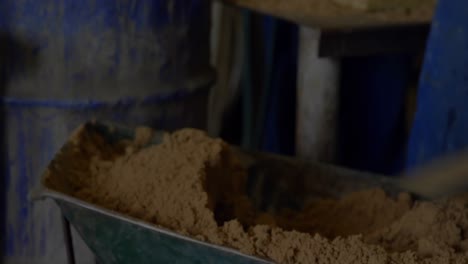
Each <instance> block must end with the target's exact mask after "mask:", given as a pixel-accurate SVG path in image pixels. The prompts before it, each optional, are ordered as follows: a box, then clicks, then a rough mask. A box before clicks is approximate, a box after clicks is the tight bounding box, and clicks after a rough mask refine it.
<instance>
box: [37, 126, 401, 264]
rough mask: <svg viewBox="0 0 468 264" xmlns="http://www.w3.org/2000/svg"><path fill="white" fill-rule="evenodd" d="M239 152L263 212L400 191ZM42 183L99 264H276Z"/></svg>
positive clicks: (372, 179)
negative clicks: (314, 201) (376, 190)
mask: <svg viewBox="0 0 468 264" xmlns="http://www.w3.org/2000/svg"><path fill="white" fill-rule="evenodd" d="M84 127H85V129H86V130H93V131H94V132H97V133H100V134H101V135H104V136H105V138H106V139H107V140H109V141H110V142H116V140H119V139H125V138H127V139H130V138H132V136H133V133H132V131H133V130H132V129H127V128H121V127H120V128H119V127H116V126H114V125H106V124H103V123H88V124H86V125H85V126H84ZM159 141H160V134H156V136H155V138H154V142H153V143H154V144H157V143H158V142H159ZM66 149H67V148H66V147H63V148H62V150H61V152H59V153H58V154H57V155H56V158H55V159H54V161H55V162H56V161H57V159H59V158H60V156H61V155H63V154H64V151H66ZM238 152H239V156H240V157H241V160H242V162H243V164H244V165H245V167H246V168H247V169H248V171H249V183H248V192H249V195H250V197H251V199H252V200H253V202H254V204H255V206H256V207H257V208H259V209H260V210H267V209H268V210H272V208H273V209H274V208H282V207H283V208H284V207H285V206H287V207H291V208H300V207H301V206H302V204H303V202H304V201H306V200H310V199H314V198H323V197H339V196H341V195H343V194H346V193H348V192H351V191H357V190H362V189H367V188H372V187H381V188H384V189H385V190H386V191H388V192H389V193H396V192H397V191H398V190H397V189H396V187H395V186H394V185H393V184H392V181H391V180H390V179H387V178H385V177H382V176H379V175H373V174H367V173H361V172H355V171H352V170H347V169H343V168H337V167H334V166H330V165H325V164H319V163H310V162H304V161H301V160H297V159H292V158H286V157H282V156H277V155H272V154H266V153H251V152H246V151H242V150H238ZM65 154H66V153H65ZM54 161H53V162H54ZM55 177H60V175H55ZM42 182H43V184H42V186H41V189H40V190H39V191H38V192H35V193H34V195H33V196H35V197H38V198H51V199H53V200H55V201H56V203H57V204H58V205H59V207H60V209H61V211H62V213H63V215H64V216H65V218H66V219H67V220H68V221H69V222H70V223H71V224H72V225H73V226H74V227H75V228H76V230H77V231H78V233H79V234H80V235H81V236H82V238H83V239H84V241H85V242H86V243H87V244H88V246H89V247H90V248H91V250H92V251H93V252H94V253H95V255H96V258H97V260H98V263H101V264H107V263H108V264H111V263H112V264H120V263H122V264H123V263H139V264H145V263H272V262H270V261H268V260H264V259H261V258H258V257H254V256H248V255H245V254H242V253H240V252H238V251H236V250H234V249H230V248H227V247H221V246H217V245H212V244H209V243H205V242H201V241H198V240H195V239H192V238H189V237H185V236H182V235H179V234H177V233H175V232H172V231H170V230H167V229H164V228H160V227H157V226H155V225H152V224H149V223H146V222H143V221H140V220H138V219H134V218H132V217H128V216H126V215H123V214H121V213H118V212H115V211H111V210H107V209H105V208H103V207H100V206H98V205H94V204H90V203H87V202H85V201H82V200H79V199H77V198H74V197H72V196H70V195H68V194H66V193H65V192H61V191H60V190H55V189H53V188H51V187H50V186H47V184H46V183H45V181H44V180H43V181H42ZM280 197H281V199H279V198H280Z"/></svg>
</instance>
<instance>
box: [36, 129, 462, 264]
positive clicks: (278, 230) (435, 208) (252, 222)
mask: <svg viewBox="0 0 468 264" xmlns="http://www.w3.org/2000/svg"><path fill="white" fill-rule="evenodd" d="M136 135H137V139H136V140H135V141H134V142H130V141H126V142H125V141H122V142H119V143H118V144H109V143H108V142H106V140H104V139H103V138H102V137H101V136H99V135H98V134H96V133H91V132H89V131H87V130H86V129H84V128H81V129H79V130H78V132H77V133H75V135H74V137H73V139H72V140H71V141H70V143H69V144H68V145H67V146H66V147H65V148H64V150H63V151H62V154H61V155H62V156H61V159H56V160H54V162H52V164H51V166H50V167H49V171H48V174H47V177H46V182H45V183H46V185H47V186H49V187H50V188H52V189H56V190H59V191H62V192H65V193H67V194H71V195H74V196H76V197H78V198H81V199H83V200H85V201H88V202H92V203H95V204H98V205H101V206H103V207H106V208H108V209H112V210H115V211H118V212H121V213H124V214H127V215H129V216H132V217H136V218H140V219H143V220H145V221H147V222H150V223H153V224H155V225H158V226H162V227H165V228H170V229H172V230H174V231H176V232H178V233H181V234H183V235H189V236H192V237H194V238H196V239H199V240H202V241H207V242H210V243H214V244H217V245H224V246H228V247H232V248H234V249H238V250H240V251H241V252H243V253H246V254H250V255H256V256H260V257H264V258H268V259H271V260H273V261H275V262H277V263H323V264H331V263H338V264H340V263H343V264H344V263H375V264H378V263H408V264H410V263H426V264H436V263H441V264H444V263H468V253H467V252H468V197H459V198H454V199H451V200H446V201H440V202H437V203H434V202H413V201H412V200H411V198H410V197H409V195H407V194H401V195H400V196H399V197H398V198H396V199H392V198H390V197H388V196H387V195H386V194H385V193H384V192H383V191H382V190H379V189H376V190H366V191H362V192H357V193H352V194H350V195H348V196H345V197H343V198H342V199H340V200H331V199H323V200H316V201H313V202H311V203H310V204H309V205H308V206H307V207H306V208H304V210H303V211H302V212H295V211H291V210H284V211H283V212H280V213H278V215H269V214H267V213H264V212H258V211H256V210H255V208H253V206H252V204H251V202H250V200H249V198H248V197H247V195H246V181H247V173H246V171H245V169H244V168H243V167H242V165H241V163H240V161H239V160H238V159H237V158H236V155H235V154H234V152H233V151H232V150H231V148H230V147H229V146H228V145H227V144H226V143H224V142H223V141H222V140H220V139H212V138H209V137H208V136H207V135H206V134H205V133H204V132H201V131H198V130H193V129H184V130H180V131H177V132H175V133H172V134H166V135H165V136H164V138H163V141H162V143H161V144H159V145H154V146H150V147H143V146H145V145H146V143H148V141H149V140H150V138H151V135H152V131H151V130H149V129H145V128H142V129H139V130H138V131H137V133H136ZM65 171H66V172H67V173H66V174H65V173H64V172H65ZM72 171H73V173H70V172H72ZM65 175H66V176H65Z"/></svg>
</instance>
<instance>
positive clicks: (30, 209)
mask: <svg viewBox="0 0 468 264" xmlns="http://www.w3.org/2000/svg"><path fill="white" fill-rule="evenodd" d="M209 19H210V7H209V3H208V1H204V0H192V1H187V0H99V1H96V0H80V1H75V0H41V1H37V0H21V1H18V0H0V89H1V90H0V92H1V93H2V94H1V96H2V97H1V104H2V108H1V111H2V112H1V116H2V127H1V131H2V139H3V140H4V142H2V143H3V146H5V147H4V148H3V149H4V151H5V150H6V154H5V155H3V156H2V168H3V169H4V175H5V176H4V177H3V188H4V191H2V193H4V195H3V197H2V199H3V201H2V203H1V204H2V208H1V209H2V212H5V213H6V214H4V215H6V217H5V218H4V219H3V220H4V221H3V222H2V223H1V224H2V226H3V227H4V230H2V232H3V233H2V243H3V244H2V247H3V260H4V261H5V262H6V263H66V262H65V250H64V245H63V237H62V232H61V226H60V218H59V212H58V210H57V209H56V208H55V207H54V206H53V205H52V204H49V203H46V202H45V203H31V202H30V201H28V193H29V192H30V191H31V190H32V189H33V188H35V187H36V186H37V185H38V183H39V179H40V176H41V173H42V172H43V171H44V169H45V167H46V166H47V164H48V163H49V161H50V159H51V158H52V157H53V155H54V154H55V153H56V152H57V151H58V149H59V148H60V146H61V145H63V143H64V142H65V140H66V139H67V136H68V135H69V134H70V132H71V131H72V130H73V129H74V128H76V127H77V126H78V125H79V124H80V123H82V122H85V121H87V120H90V119H103V120H110V121H115V122H119V123H125V124H128V125H138V124H140V125H141V124H145V125H149V126H153V127H156V128H159V129H168V130H172V129H176V128H180V127H186V126H189V127H199V128H204V127H205V122H206V104H207V98H208V90H209V86H210V84H211V83H212V81H213V80H214V74H213V71H212V69H211V68H210V66H209V65H210V64H209V29H210V25H209V24H210V20H209Z"/></svg>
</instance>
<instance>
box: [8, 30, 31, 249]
mask: <svg viewBox="0 0 468 264" xmlns="http://www.w3.org/2000/svg"><path fill="white" fill-rule="evenodd" d="M38 50H39V49H38V48H37V47H36V46H35V45H33V44H31V43H28V42H27V41H26V40H21V39H18V38H17V37H14V36H12V35H11V34H9V33H5V32H0V95H1V106H0V118H1V120H0V121H1V123H0V140H1V142H0V143H1V146H2V151H3V155H2V156H1V158H0V166H1V169H2V174H1V176H0V177H1V181H0V188H2V189H1V190H0V193H1V196H0V212H1V217H0V226H1V228H2V229H1V233H2V237H1V240H0V243H1V244H0V249H1V250H2V251H1V252H2V256H5V254H6V253H7V252H8V251H9V250H8V249H9V244H8V241H7V237H6V234H7V219H6V217H7V202H8V201H7V193H8V192H7V189H8V188H9V177H10V176H9V175H10V173H9V169H10V168H9V158H8V150H9V149H10V148H11V146H9V142H7V140H6V134H7V131H6V130H7V129H8V127H7V125H6V122H7V120H6V117H7V111H9V109H8V106H7V105H6V103H5V102H6V100H5V98H7V97H8V95H7V94H6V88H7V85H8V82H9V81H10V80H11V79H12V78H14V77H15V76H17V75H19V74H24V73H26V72H32V71H34V70H35V69H37V67H38Z"/></svg>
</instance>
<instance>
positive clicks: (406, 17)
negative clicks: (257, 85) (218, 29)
mask: <svg viewBox="0 0 468 264" xmlns="http://www.w3.org/2000/svg"><path fill="white" fill-rule="evenodd" d="M222 1H223V2H225V3H228V4H232V5H236V6H239V7H243V8H248V9H251V10H254V11H257V12H261V13H265V14H269V15H273V16H276V17H280V18H283V19H286V20H289V21H292V22H294V23H297V24H301V25H305V26H309V27H313V28H318V29H353V28H369V27H385V26H395V25H413V24H424V23H425V24H428V23H429V22H430V21H431V19H432V15H433V13H434V9H435V2H436V1H435V0H422V1H421V4H420V5H418V6H417V7H413V8H408V7H394V8H388V9H381V10H359V9H353V8H350V7H346V6H342V5H339V4H336V3H334V2H333V1H332V0H287V1H286V0H222Z"/></svg>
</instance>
